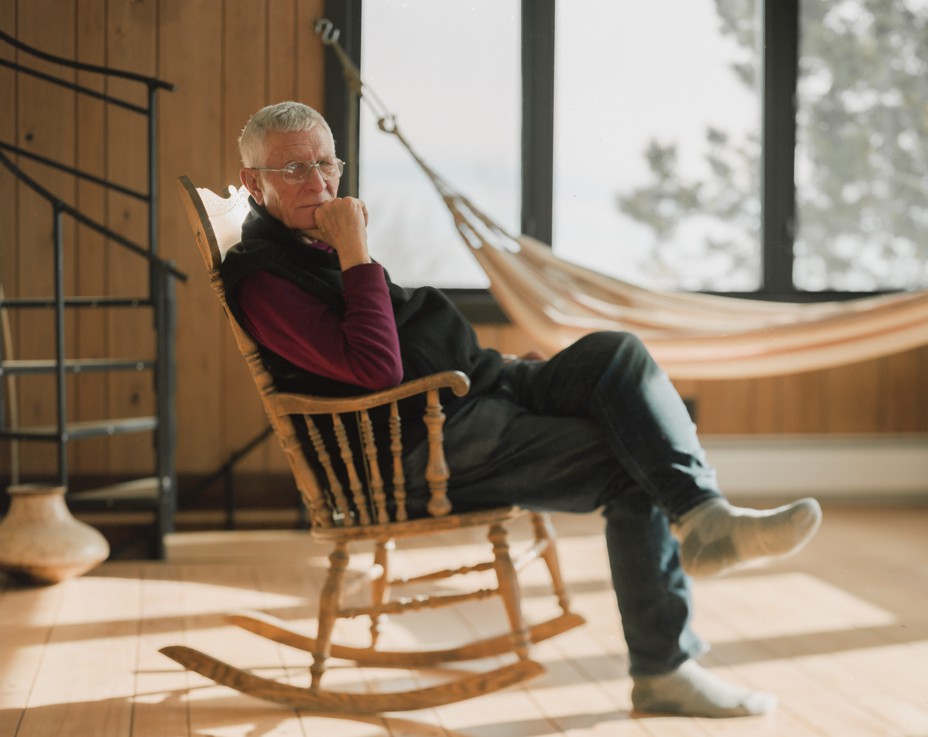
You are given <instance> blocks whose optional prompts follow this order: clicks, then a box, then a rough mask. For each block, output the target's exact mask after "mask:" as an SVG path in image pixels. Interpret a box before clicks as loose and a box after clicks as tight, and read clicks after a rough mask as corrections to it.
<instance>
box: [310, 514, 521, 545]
mask: <svg viewBox="0 0 928 737" xmlns="http://www.w3.org/2000/svg"><path fill="white" fill-rule="evenodd" d="M525 514H527V512H526V510H524V509H521V508H519V507H513V506H509V507H495V508H493V509H480V510H477V511H474V512H461V513H460V514H449V515H446V516H444V517H422V518H417V519H411V520H406V521H405V522H388V523H386V524H382V525H363V526H362V525H358V526H356V527H318V528H316V527H314V528H312V529H311V530H310V535H311V536H312V537H313V539H314V540H318V541H320V542H337V541H342V542H351V541H355V540H386V539H398V538H403V537H414V536H415V537H418V536H420V535H430V534H438V533H441V532H448V531H449V530H458V529H462V530H463V529H467V528H469V527H486V526H487V525H493V524H497V523H501V522H509V521H511V520H514V519H518V518H519V517H521V516H523V515H525Z"/></svg>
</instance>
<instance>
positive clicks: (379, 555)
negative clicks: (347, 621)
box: [371, 540, 396, 647]
mask: <svg viewBox="0 0 928 737" xmlns="http://www.w3.org/2000/svg"><path fill="white" fill-rule="evenodd" d="M395 548H396V543H394V542H393V540H378V541H377V544H376V547H375V548H374V566H375V567H377V568H379V572H378V574H377V576H376V577H375V578H374V579H373V580H372V581H371V606H374V607H378V606H380V605H381V604H383V603H384V602H385V601H386V599H387V595H388V594H389V592H390V558H391V554H392V553H393V550H394V549H395ZM386 619H387V615H386V614H383V613H375V614H372V615H371V647H377V641H378V639H379V638H380V630H381V628H382V627H383V624H384V622H385V621H386Z"/></svg>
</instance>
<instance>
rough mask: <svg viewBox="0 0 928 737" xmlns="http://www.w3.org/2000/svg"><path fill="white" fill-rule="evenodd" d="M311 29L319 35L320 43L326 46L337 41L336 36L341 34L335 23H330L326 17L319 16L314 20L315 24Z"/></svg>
mask: <svg viewBox="0 0 928 737" xmlns="http://www.w3.org/2000/svg"><path fill="white" fill-rule="evenodd" d="M313 30H314V31H315V32H316V33H317V34H318V35H319V37H320V38H321V39H322V43H324V44H325V45H326V46H331V45H332V44H334V43H338V37H339V36H340V35H341V31H340V30H338V29H337V28H336V27H335V24H334V23H332V21H330V20H329V19H328V18H319V20H317V21H316V25H315V26H314V27H313Z"/></svg>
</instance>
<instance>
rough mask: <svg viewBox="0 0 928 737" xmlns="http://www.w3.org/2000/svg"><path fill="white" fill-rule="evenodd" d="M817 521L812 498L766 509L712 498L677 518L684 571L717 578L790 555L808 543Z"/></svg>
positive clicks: (816, 506)
mask: <svg viewBox="0 0 928 737" xmlns="http://www.w3.org/2000/svg"><path fill="white" fill-rule="evenodd" d="M821 521H822V508H821V507H820V506H819V503H818V502H817V501H816V500H815V499H800V500H799V501H798V502H793V503H792V504H787V505H784V506H782V507H777V508H776V509H770V510H755V509H743V508H740V507H733V506H731V504H729V503H728V502H727V501H725V500H724V499H711V500H710V501H707V502H703V503H702V504H700V505H699V506H698V507H696V508H695V509H693V510H691V511H690V512H688V513H687V514H685V515H684V516H683V517H682V519H681V520H680V523H679V536H680V557H681V562H682V564H683V570H685V571H686V572H687V573H689V574H690V575H691V576H694V577H706V576H719V575H721V574H723V573H727V572H729V571H731V570H734V569H735V568H738V567H740V566H743V565H745V564H747V563H750V562H751V561H754V560H757V559H761V558H781V557H784V556H787V555H792V554H793V553H795V552H797V551H799V550H800V549H801V548H802V547H803V546H804V545H805V544H806V543H807V542H809V540H811V539H812V537H813V536H814V535H815V532H816V530H818V527H819V525H820V524H821Z"/></svg>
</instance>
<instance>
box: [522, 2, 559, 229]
mask: <svg viewBox="0 0 928 737" xmlns="http://www.w3.org/2000/svg"><path fill="white" fill-rule="evenodd" d="M554 4H555V0H522V232H523V233H524V234H525V235H530V236H532V237H534V238H537V239H538V240H540V241H542V242H543V243H551V236H552V210H553V206H554V205H553V198H554V195H553V182H554V10H555V8H554Z"/></svg>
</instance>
